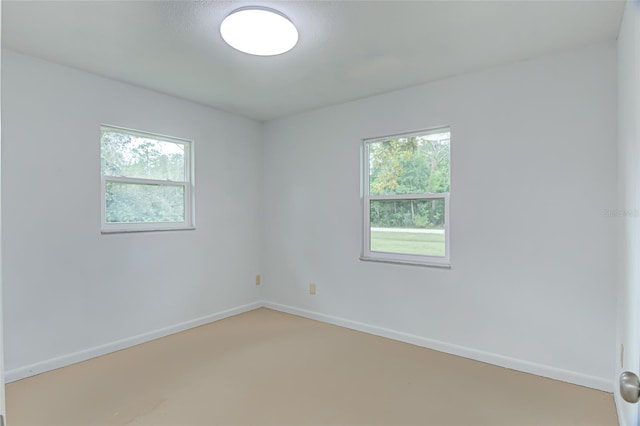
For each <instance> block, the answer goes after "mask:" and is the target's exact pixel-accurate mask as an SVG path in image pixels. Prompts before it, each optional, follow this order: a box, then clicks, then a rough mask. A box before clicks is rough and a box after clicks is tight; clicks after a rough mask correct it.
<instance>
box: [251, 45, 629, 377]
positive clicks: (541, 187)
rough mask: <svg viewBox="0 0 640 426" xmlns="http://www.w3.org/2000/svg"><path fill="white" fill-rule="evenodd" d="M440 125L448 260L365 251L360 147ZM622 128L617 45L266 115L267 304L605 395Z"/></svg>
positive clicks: (611, 347)
mask: <svg viewBox="0 0 640 426" xmlns="http://www.w3.org/2000/svg"><path fill="white" fill-rule="evenodd" d="M438 126H451V129H452V153H451V155H452V176H451V188H452V189H451V256H452V257H451V260H452V264H453V268H452V269H451V270H444V269H434V268H425V267H414V266H406V265H391V264H383V263H371V262H362V261H360V260H358V257H359V255H360V244H361V243H360V233H361V231H360V229H361V209H360V186H359V185H360V140H361V139H362V138H367V137H375V136H382V135H389V134H393V133H399V132H407V131H413V130H420V129H428V128H431V127H438ZM615 138H616V49H615V45H614V44H613V43H611V44H604V45H598V46H593V47H590V48H585V49H581V50H575V51H571V52H568V53H565V54H560V55H556V56H551V57H544V58H540V59H536V60H532V61H527V62H521V63H517V64H513V65H509V66H504V67H500V68H495V69H491V70H487V71H484V72H478V73H473V74H469V75H463V76H459V77H455V78H450V79H446V80H442V81H437V82H434V83H431V84H426V85H422V86H419V87H414V88H410V89H406V90H402V91H398V92H394V93H389V94H384V95H381V96H375V97H372V98H368V99H363V100H359V101H355V102H351V103H347V104H342V105H338V106H334V107H329V108H325V109H321V110H317V111H312V112H308V113H304V114H301V115H298V116H294V117H289V118H285V119H281V120H277V121H274V122H270V123H267V124H266V126H265V147H264V150H265V152H264V156H265V166H264V167H265V169H264V186H265V200H266V202H265V204H264V215H265V220H264V223H265V224H268V226H267V227H266V239H265V244H266V245H265V272H264V283H265V288H264V290H263V291H264V296H265V299H267V300H269V301H271V302H273V303H274V305H273V306H276V307H278V308H279V309H283V310H288V311H290V312H296V313H301V314H304V315H308V316H311V317H315V318H319V319H324V320H328V321H332V322H336V323H339V324H346V325H349V326H353V327H355V328H360V329H363V330H369V331H373V332H378V333H380V334H383V335H390V336H396V337H398V338H401V339H404V340H408V341H412V342H416V343H418V344H424V345H425V346H432V347H435V348H438V349H443V350H447V351H449V352H452V353H459V354H463V355H466V356H470V357H474V358H478V359H483V360H486V361H489V362H494V363H497V364H500V365H506V366H510V367H513V368H518V369H521V370H525V371H532V372H536V373H538V374H542V375H547V376H550V377H556V378H560V379H564V380H569V381H573V382H575V383H581V384H584V385H587V386H593V387H598V388H602V389H607V390H611V388H612V385H611V377H612V376H613V359H614V345H615V336H614V331H613V330H614V329H615V311H616V304H615V282H614V276H615V273H616V269H615V267H616V264H615V251H616V241H617V240H616V236H615V230H616V225H615V224H616V220H615V219H612V218H608V217H606V215H605V209H613V208H615V206H616V194H615V188H616V144H615ZM312 281H313V282H316V283H317V286H318V287H317V295H316V296H310V295H309V294H308V286H309V283H310V282H312ZM396 332H399V333H396Z"/></svg>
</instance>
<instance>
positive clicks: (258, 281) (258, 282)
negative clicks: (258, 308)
mask: <svg viewBox="0 0 640 426" xmlns="http://www.w3.org/2000/svg"><path fill="white" fill-rule="evenodd" d="M256 285H260V275H259V274H258V275H256Z"/></svg>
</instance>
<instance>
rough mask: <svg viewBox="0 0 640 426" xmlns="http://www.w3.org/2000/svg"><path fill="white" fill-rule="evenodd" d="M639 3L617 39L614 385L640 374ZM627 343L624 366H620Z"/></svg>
mask: <svg viewBox="0 0 640 426" xmlns="http://www.w3.org/2000/svg"><path fill="white" fill-rule="evenodd" d="M639 114H640V3H638V2H627V5H626V8H625V12H624V17H623V20H622V25H621V27H620V34H619V36H618V125H619V127H618V155H619V164H620V167H619V195H620V200H619V206H620V209H621V211H622V212H623V213H624V212H627V213H628V214H624V215H623V217H621V218H620V225H621V231H622V234H621V237H622V238H621V256H620V267H619V272H620V276H619V281H620V285H619V288H618V338H617V342H616V343H617V345H616V348H617V354H618V356H617V357H616V363H615V365H616V368H615V375H614V383H616V382H617V380H618V377H619V376H620V374H621V373H622V371H624V370H628V371H632V372H634V373H636V374H638V373H640V366H639V362H640V342H639V341H638V339H639V338H640V329H639V327H640V313H639V312H638V307H639V306H640V217H639V216H638V215H637V214H636V213H635V212H638V211H640V183H639V181H640V157H639V155H640V134H639V133H638V132H639V130H640V129H639V127H638V126H639V125H638V117H639ZM621 344H624V348H625V349H624V354H623V363H621V362H620V359H621V358H620V351H621ZM615 387H616V393H615V396H616V405H617V407H618V417H619V418H620V424H622V425H636V424H637V411H638V408H637V404H635V405H632V404H629V403H626V402H624V401H623V400H622V398H621V397H620V394H619V391H618V389H617V386H615Z"/></svg>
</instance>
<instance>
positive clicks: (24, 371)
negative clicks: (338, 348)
mask: <svg viewBox="0 0 640 426" xmlns="http://www.w3.org/2000/svg"><path fill="white" fill-rule="evenodd" d="M261 307H265V308H269V309H273V310H276V311H280V312H285V313H288V314H292V315H297V316H301V317H305V318H309V319H313V320H317V321H321V322H325V323H329V324H334V325H338V326H342V327H346V328H350V329H353V330H358V331H362V332H365V333H369V334H373V335H376V336H382V337H386V338H389V339H393V340H398V341H401V342H405V343H410V344H413V345H416V346H421V347H425V348H428V349H433V350H437V351H440V352H445V353H449V354H452V355H457V356H461V357H464V358H469V359H473V360H476V361H481V362H486V363H488V364H493V365H497V366H500V367H505V368H510V369H512V370H517V371H522V372H525V373H531V374H535V375H538V376H542V377H548V378H551V379H556V380H561V381H563V382H568V383H573V384H576V385H580V386H586V387H589V388H593V389H598V390H602V391H605V392H613V382H612V381H611V380H607V379H605V378H602V377H595V376H589V375H586V374H582V373H578V372H575V371H570V370H563V369H559V368H555V367H551V366H548V365H544V364H537V363H533V362H529V361H524V360H520V359H516V358H510V357H506V356H503V355H498V354H494V353H491V352H484V351H480V350H477V349H472V348H467V347H464V346H459V345H454V344H451V343H447V342H442V341H439V340H434V339H428V338H425V337H421V336H417V335H415V334H409V333H403V332H400V331H395V330H391V329H388V328H383V327H378V326H374V325H369V324H365V323H361V322H357V321H352V320H348V319H345V318H339V317H334V316H331V315H325V314H321V313H318V312H313V311H309V310H305V309H299V308H295V307H293V306H287V305H281V304H279V303H274V302H269V301H259V302H254V303H250V304H247V305H243V306H238V307H236V308H232V309H228V310H225V311H222V312H217V313H214V314H210V315H206V316H203V317H200V318H196V319H193V320H189V321H185V322H182V323H179V324H175V325H172V326H169V327H165V328H162V329H159V330H154V331H150V332H148V333H143V334H139V335H137V336H132V337H128V338H125V339H121V340H118V341H115V342H111V343H106V344H104V345H100V346H95V347H93V348H88V349H84V350H81V351H78V352H74V353H71V354H67V355H63V356H60V357H56V358H51V359H48V360H45V361H41V362H37V363H35V364H31V365H27V366H24V367H18V368H15V369H12V370H8V371H6V372H5V381H6V382H7V383H9V382H13V381H16V380H20V379H24V378H26V377H30V376H34V375H36V374H40V373H44V372H46V371H50V370H55V369H56V368H61V367H66V366H68V365H71V364H75V363H77V362H82V361H86V360H88V359H91V358H95V357H98V356H101V355H106V354H108V353H111V352H115V351H119V350H121V349H126V348H129V347H131V346H135V345H138V344H141V343H145V342H148V341H150V340H154V339H158V338H160V337H164V336H168V335H170V334H174V333H178V332H180V331H184V330H188V329H190V328H194V327H198V326H201V325H204V324H209V323H212V322H215V321H218V320H221V319H224V318H228V317H231V316H234V315H238V314H241V313H244V312H248V311H252V310H254V309H258V308H261ZM616 402H617V401H616Z"/></svg>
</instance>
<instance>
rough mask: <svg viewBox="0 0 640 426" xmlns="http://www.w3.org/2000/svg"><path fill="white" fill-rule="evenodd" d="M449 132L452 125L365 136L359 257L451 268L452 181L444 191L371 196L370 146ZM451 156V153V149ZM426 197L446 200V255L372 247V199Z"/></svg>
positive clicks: (363, 142) (362, 152)
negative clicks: (387, 134) (387, 250)
mask: <svg viewBox="0 0 640 426" xmlns="http://www.w3.org/2000/svg"><path fill="white" fill-rule="evenodd" d="M444 131H448V132H449V137H450V138H451V128H450V127H447V126H445V127H438V128H433V129H428V130H422V131H416V132H409V133H401V134H395V135H390V136H382V137H376V138H367V139H362V145H361V151H360V152H361V160H362V167H361V169H362V175H361V176H362V178H361V183H362V188H361V200H362V202H361V204H362V218H363V220H362V238H361V241H362V252H361V256H360V260H362V261H374V262H384V263H398V264H409V265H418V266H431V267H439V268H451V246H450V232H449V230H450V219H449V218H450V214H449V210H450V201H449V200H450V194H451V182H449V192H441V193H436V192H433V193H429V192H425V193H419V194H393V195H370V194H369V190H370V182H369V177H370V174H371V170H370V154H369V146H370V144H372V143H376V142H381V141H385V140H389V139H400V138H409V137H412V136H424V135H429V134H437V133H442V132H444ZM449 156H451V152H449ZM449 179H451V163H449ZM425 199H444V233H445V234H444V238H445V255H444V256H428V255H419V254H408V253H390V252H381V251H372V250H371V212H370V206H371V201H376V200H407V201H408V200H425Z"/></svg>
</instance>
